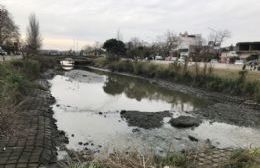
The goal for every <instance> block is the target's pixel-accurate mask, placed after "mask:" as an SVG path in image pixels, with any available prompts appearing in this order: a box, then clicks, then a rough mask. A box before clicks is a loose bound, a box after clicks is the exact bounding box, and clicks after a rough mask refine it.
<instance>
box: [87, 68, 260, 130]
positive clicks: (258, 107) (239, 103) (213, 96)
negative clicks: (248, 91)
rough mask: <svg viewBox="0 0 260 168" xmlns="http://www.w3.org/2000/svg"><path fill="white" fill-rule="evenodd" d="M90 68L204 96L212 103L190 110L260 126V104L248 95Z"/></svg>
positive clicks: (236, 123)
mask: <svg viewBox="0 0 260 168" xmlns="http://www.w3.org/2000/svg"><path fill="white" fill-rule="evenodd" d="M88 68H90V69H93V70H98V71H104V72H109V73H114V74H118V75H124V76H130V77H135V78H140V79H144V80H148V81H150V82H151V83H153V84H157V85H159V86H161V87H163V88H166V89H169V90H174V91H179V92H182V93H185V94H188V95H192V96H196V97H199V98H203V99H205V100H207V101H209V102H211V103H210V105H209V106H208V107H206V108H203V109H201V110H198V111H193V112H190V113H194V114H198V115H199V117H200V118H204V119H208V120H213V121H218V122H224V123H227V124H232V125H238V126H245V127H249V126H250V127H260V104H257V103H256V102H254V101H252V100H248V98H246V97H237V96H231V95H226V94H222V93H217V92H210V91H205V90H202V89H198V88H193V87H190V86H187V85H181V84H176V83H173V82H169V81H165V80H160V79H150V78H145V77H142V76H136V75H132V74H127V73H119V72H110V71H109V70H106V69H100V68H95V67H88Z"/></svg>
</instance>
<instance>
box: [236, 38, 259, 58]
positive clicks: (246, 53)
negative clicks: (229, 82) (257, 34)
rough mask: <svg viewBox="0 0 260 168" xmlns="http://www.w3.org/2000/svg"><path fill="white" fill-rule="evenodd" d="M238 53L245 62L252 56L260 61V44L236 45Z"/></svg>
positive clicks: (245, 43) (242, 43)
mask: <svg viewBox="0 0 260 168" xmlns="http://www.w3.org/2000/svg"><path fill="white" fill-rule="evenodd" d="M236 52H237V54H238V56H239V58H240V59H241V60H244V61H246V59H247V58H248V57H250V56H255V57H256V58H257V57H258V59H260V42H239V43H237V45H236Z"/></svg>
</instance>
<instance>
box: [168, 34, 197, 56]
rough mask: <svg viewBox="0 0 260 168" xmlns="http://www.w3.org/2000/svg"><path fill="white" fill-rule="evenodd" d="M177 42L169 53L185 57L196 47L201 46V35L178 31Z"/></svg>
mask: <svg viewBox="0 0 260 168" xmlns="http://www.w3.org/2000/svg"><path fill="white" fill-rule="evenodd" d="M177 44H178V45H177V47H176V48H174V49H173V50H172V52H171V55H179V56H180V58H182V59H186V58H188V57H190V56H191V55H192V53H193V52H194V50H195V48H196V47H198V46H199V47H201V46H202V36H201V35H200V34H188V32H185V33H180V34H179V36H178V42H177ZM176 53H178V54H176Z"/></svg>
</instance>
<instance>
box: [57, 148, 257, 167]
mask: <svg viewBox="0 0 260 168" xmlns="http://www.w3.org/2000/svg"><path fill="white" fill-rule="evenodd" d="M208 152H211V151H210V149H209V151H208ZM190 156H192V155H191V153H189V152H187V153H180V152H173V153H169V154H168V155H166V156H164V157H162V156H156V155H154V154H151V153H150V154H147V155H142V154H140V153H138V152H131V153H126V152H115V153H113V154H111V155H110V156H109V157H108V158H106V159H103V160H96V161H89V162H80V161H77V162H74V163H73V162H68V163H66V164H62V167H65V168H196V167H199V166H196V165H197V164H196V163H197V160H196V159H194V157H190ZM227 157H228V156H227ZM191 158H193V159H191ZM197 159H198V158H197ZM259 159H260V149H259V148H255V149H237V150H234V151H233V153H232V155H231V157H230V158H227V161H224V162H221V163H219V168H259V165H260V160H259Z"/></svg>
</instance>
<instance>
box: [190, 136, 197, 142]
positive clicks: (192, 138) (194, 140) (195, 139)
mask: <svg viewBox="0 0 260 168" xmlns="http://www.w3.org/2000/svg"><path fill="white" fill-rule="evenodd" d="M188 138H189V140H191V141H193V142H199V140H198V139H197V138H195V137H194V136H191V135H189V136H188Z"/></svg>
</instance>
